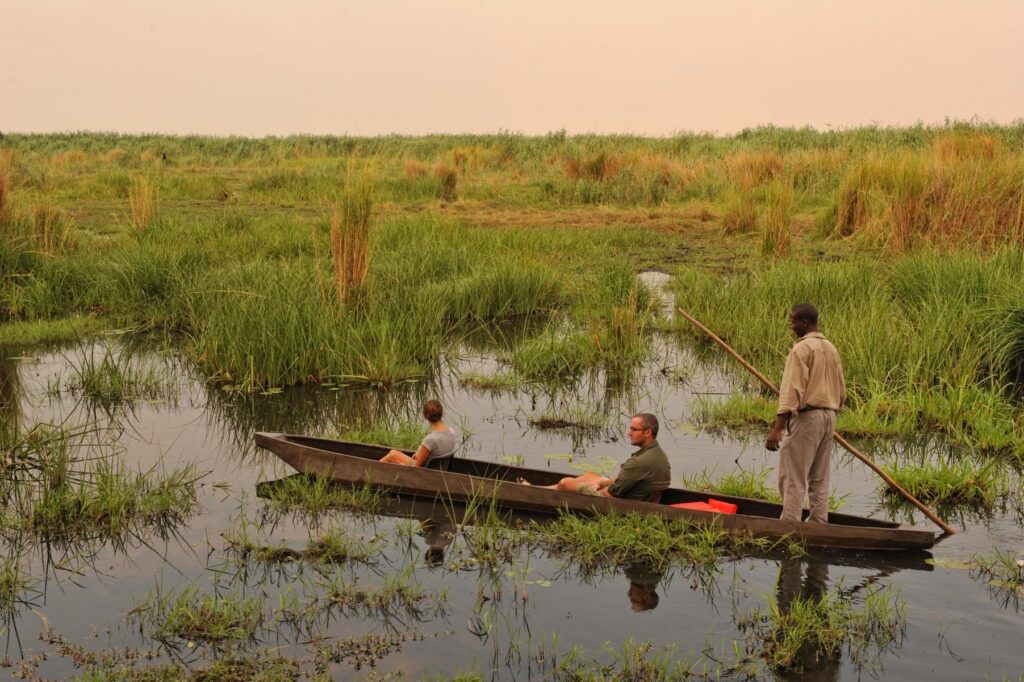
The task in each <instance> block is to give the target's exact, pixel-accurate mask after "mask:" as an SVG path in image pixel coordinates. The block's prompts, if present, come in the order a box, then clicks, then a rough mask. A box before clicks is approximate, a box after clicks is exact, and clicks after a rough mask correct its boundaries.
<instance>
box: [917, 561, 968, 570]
mask: <svg viewBox="0 0 1024 682" xmlns="http://www.w3.org/2000/svg"><path fill="white" fill-rule="evenodd" d="M925 563H929V564H931V565H932V566H938V567H939V568H952V569H955V570H958V571H969V570H971V569H972V568H974V563H973V562H970V561H963V560H962V559H934V558H933V559H925Z"/></svg>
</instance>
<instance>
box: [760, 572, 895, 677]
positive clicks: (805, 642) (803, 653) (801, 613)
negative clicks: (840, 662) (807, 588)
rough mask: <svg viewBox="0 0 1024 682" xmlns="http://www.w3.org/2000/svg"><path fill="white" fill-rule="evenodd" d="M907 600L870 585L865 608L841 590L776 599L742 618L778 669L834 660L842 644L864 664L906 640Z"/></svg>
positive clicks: (793, 668)
mask: <svg viewBox="0 0 1024 682" xmlns="http://www.w3.org/2000/svg"><path fill="white" fill-rule="evenodd" d="M906 608H907V607H906V602H904V601H903V600H902V599H901V598H900V597H899V595H898V594H896V593H895V592H893V590H892V589H891V588H881V589H878V588H876V589H872V590H870V591H868V592H867V593H866V595H865V597H864V603H863V605H862V606H861V607H859V608H858V607H855V606H854V605H853V604H852V603H851V602H850V600H849V598H847V597H844V596H843V595H842V594H841V593H839V592H830V593H828V594H824V595H822V596H821V597H820V598H813V597H803V596H800V597H797V598H795V599H793V600H792V601H791V602H789V603H788V604H786V605H785V606H784V607H780V606H779V604H778V603H773V604H772V605H771V606H770V608H769V610H768V612H767V613H761V612H760V611H758V612H755V613H754V614H752V615H751V616H749V617H747V618H745V619H744V620H743V621H742V622H741V624H740V625H741V628H751V629H752V635H753V636H752V641H751V642H750V643H749V644H748V646H751V647H753V649H754V650H755V651H756V652H757V653H758V654H759V655H760V656H761V657H762V658H764V660H765V661H766V662H767V663H768V664H769V665H770V666H771V667H772V668H774V669H777V670H800V669H802V668H803V667H804V666H805V665H808V664H812V663H814V662H818V661H821V660H827V659H834V658H836V657H838V656H839V655H840V652H841V651H842V649H843V647H844V646H845V647H847V649H848V650H849V654H850V658H851V659H852V660H853V662H854V664H855V665H856V666H857V667H858V668H860V667H862V666H864V665H868V664H871V663H872V662H874V661H876V660H877V659H878V658H879V657H880V656H881V654H882V653H884V652H885V651H887V650H888V649H890V648H892V647H896V646H898V645H899V643H900V642H901V641H902V638H903V633H904V630H905V628H906V622H907V614H906Z"/></svg>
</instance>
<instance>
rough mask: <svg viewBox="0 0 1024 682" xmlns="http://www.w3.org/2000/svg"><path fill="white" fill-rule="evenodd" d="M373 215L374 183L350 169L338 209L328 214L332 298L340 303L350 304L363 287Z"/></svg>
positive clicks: (367, 263)
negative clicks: (329, 218) (332, 276)
mask: <svg viewBox="0 0 1024 682" xmlns="http://www.w3.org/2000/svg"><path fill="white" fill-rule="evenodd" d="M372 211H373V183H372V181H371V179H370V177H369V173H368V172H367V171H363V172H356V171H353V170H352V169H351V168H350V169H349V173H348V174H347V175H346V177H345V185H344V189H343V191H342V195H341V202H340V205H339V207H338V208H337V209H335V210H334V211H333V213H332V214H331V260H332V261H333V263H334V294H335V296H336V297H337V300H338V301H340V302H341V303H349V302H350V301H351V300H352V299H353V297H355V296H357V295H358V294H359V293H360V292H361V291H362V289H363V287H364V286H365V283H366V276H367V274H368V273H369V271H370V258H371V254H370V244H371V240H370V236H371V233H370V225H371V223H370V221H371V217H372Z"/></svg>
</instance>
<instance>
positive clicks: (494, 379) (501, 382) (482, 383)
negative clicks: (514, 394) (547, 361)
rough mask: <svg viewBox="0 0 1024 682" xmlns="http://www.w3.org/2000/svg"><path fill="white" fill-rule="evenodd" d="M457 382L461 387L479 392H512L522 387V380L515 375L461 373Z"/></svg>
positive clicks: (502, 373)
mask: <svg viewBox="0 0 1024 682" xmlns="http://www.w3.org/2000/svg"><path fill="white" fill-rule="evenodd" d="M459 382H460V383H461V384H462V385H463V386H469V387H470V388H475V389H479V390H481V391H494V392H500V391H514V390H516V389H519V388H522V387H523V384H524V382H523V380H522V379H520V378H519V377H518V376H516V375H515V374H511V373H504V372H498V373H495V374H480V373H478V372H462V373H460V374H459Z"/></svg>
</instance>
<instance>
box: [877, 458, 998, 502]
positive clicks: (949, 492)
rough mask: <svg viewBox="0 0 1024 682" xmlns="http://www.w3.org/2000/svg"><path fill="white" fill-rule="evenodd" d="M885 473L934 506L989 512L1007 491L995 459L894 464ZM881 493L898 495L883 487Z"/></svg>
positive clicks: (915, 495)
mask: <svg viewBox="0 0 1024 682" xmlns="http://www.w3.org/2000/svg"><path fill="white" fill-rule="evenodd" d="M885 470H886V472H887V473H888V474H889V475H890V476H892V478H893V480H894V481H896V482H897V483H899V484H900V485H901V486H902V487H903V488H904V489H905V490H906V491H907V492H909V493H910V494H911V495H913V496H914V497H916V498H918V499H919V500H922V501H924V502H931V503H934V504H964V505H976V506H981V507H984V508H986V509H990V508H992V507H993V506H994V505H995V504H996V502H997V501H998V500H999V499H1001V498H1003V497H1005V496H1006V495H1007V494H1008V492H1009V490H1010V483H1009V477H1008V475H1007V473H1006V470H1005V468H1004V467H1003V466H1002V464H1001V463H1000V462H998V461H996V460H990V461H988V462H984V463H976V462H974V461H972V460H971V459H962V460H960V461H956V462H950V461H947V460H945V459H940V460H939V461H935V462H923V463H906V464H894V465H890V466H888V467H886V468H885ZM885 493H886V494H887V495H898V494H899V493H897V492H896V491H895V490H893V489H891V488H886V489H885Z"/></svg>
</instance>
